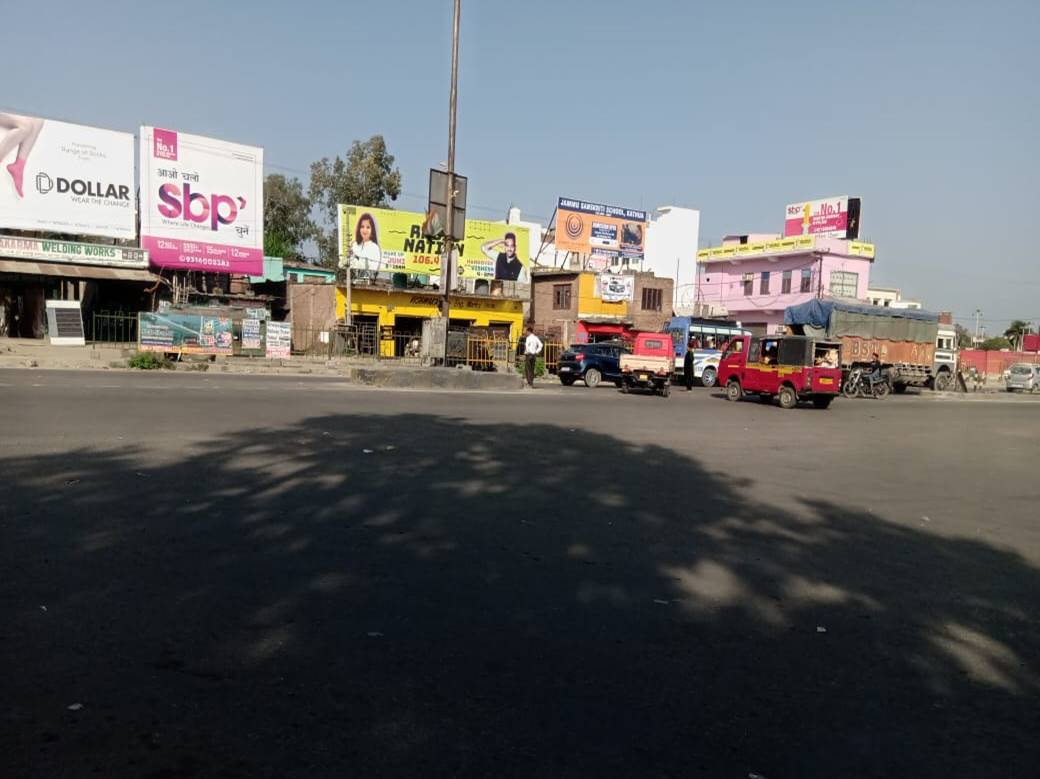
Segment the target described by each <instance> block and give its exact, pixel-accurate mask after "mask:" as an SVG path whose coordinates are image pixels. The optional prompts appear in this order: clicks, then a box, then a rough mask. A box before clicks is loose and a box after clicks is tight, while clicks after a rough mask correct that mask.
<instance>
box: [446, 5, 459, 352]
mask: <svg viewBox="0 0 1040 779" xmlns="http://www.w3.org/2000/svg"><path fill="white" fill-rule="evenodd" d="M460 5H461V0H455V15H454V18H453V20H452V25H451V95H450V97H449V98H448V214H447V218H446V219H445V220H444V221H445V224H446V227H447V230H446V235H445V237H444V258H443V259H442V260H441V263H442V264H443V266H444V326H445V332H444V365H445V367H446V366H447V365H448V333H447V329H448V328H449V327H450V324H451V317H450V315H449V308H450V301H449V298H450V295H451V275H452V274H451V271H452V267H451V265H452V262H451V260H452V256H451V249H452V243H453V238H454V236H455V108H456V104H457V102H458V94H459V15H460V11H461V9H460Z"/></svg>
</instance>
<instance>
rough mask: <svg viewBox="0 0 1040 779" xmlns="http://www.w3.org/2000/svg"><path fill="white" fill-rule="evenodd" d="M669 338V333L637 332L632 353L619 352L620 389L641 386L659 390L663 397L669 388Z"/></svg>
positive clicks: (671, 360) (672, 363)
mask: <svg viewBox="0 0 1040 779" xmlns="http://www.w3.org/2000/svg"><path fill="white" fill-rule="evenodd" d="M673 350H674V346H673V345H672V337H671V336H670V335H669V334H668V333H639V334H637V335H636V342H635V344H634V345H633V347H632V353H631V354H622V355H621V360H620V361H619V363H620V366H621V391H622V392H628V391H629V390H630V389H635V388H637V387H641V388H643V389H649V390H652V391H654V392H660V393H661V394H662V395H664V396H665V397H666V398H667V397H668V393H669V392H670V391H671V379H672V371H674V370H675V356H674V354H673Z"/></svg>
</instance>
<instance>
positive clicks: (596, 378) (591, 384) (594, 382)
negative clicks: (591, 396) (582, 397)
mask: <svg viewBox="0 0 1040 779" xmlns="http://www.w3.org/2000/svg"><path fill="white" fill-rule="evenodd" d="M602 380H603V374H601V373H600V372H599V371H598V370H596V369H595V368H589V369H588V370H587V371H585V386H586V387H588V388H589V389H595V388H596V387H598V386H599V383H600V381H602Z"/></svg>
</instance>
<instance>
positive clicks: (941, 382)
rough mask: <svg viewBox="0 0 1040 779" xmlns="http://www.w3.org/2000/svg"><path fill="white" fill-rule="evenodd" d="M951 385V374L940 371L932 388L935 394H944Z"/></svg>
mask: <svg viewBox="0 0 1040 779" xmlns="http://www.w3.org/2000/svg"><path fill="white" fill-rule="evenodd" d="M951 384H953V374H952V373H950V372H949V371H940V372H939V375H937V376H936V377H935V382H934V383H933V385H932V386H933V388H934V389H935V391H936V392H946V390H948V389H949V388H950V385H951Z"/></svg>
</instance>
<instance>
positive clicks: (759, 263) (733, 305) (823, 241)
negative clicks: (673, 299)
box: [696, 236, 874, 333]
mask: <svg viewBox="0 0 1040 779" xmlns="http://www.w3.org/2000/svg"><path fill="white" fill-rule="evenodd" d="M747 238H748V237H747V236H728V237H727V239H726V241H724V243H723V245H722V246H720V247H717V248H714V249H702V250H701V251H700V252H698V255H697V259H698V265H699V273H698V275H697V294H696V301H697V306H696V308H697V311H696V313H697V314H698V315H701V316H712V317H724V318H727V319H733V320H737V321H739V322H740V323H741V324H742V325H743V326H744V327H746V328H748V329H750V330H752V331H753V332H760V333H775V332H782V330H783V320H784V309H785V308H787V307H788V306H792V305H796V304H798V303H804V302H805V301H807V300H810V299H812V298H818V297H823V296H832V297H843V298H855V299H859V300H866V297H867V289H868V287H869V284H870V269H871V266H872V264H873V262H874V246H873V245H872V244H868V243H863V242H860V241H848V240H844V239H838V238H818V237H815V236H798V237H795V238H772V239H770V240H764V241H749V240H748V239H747Z"/></svg>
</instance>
